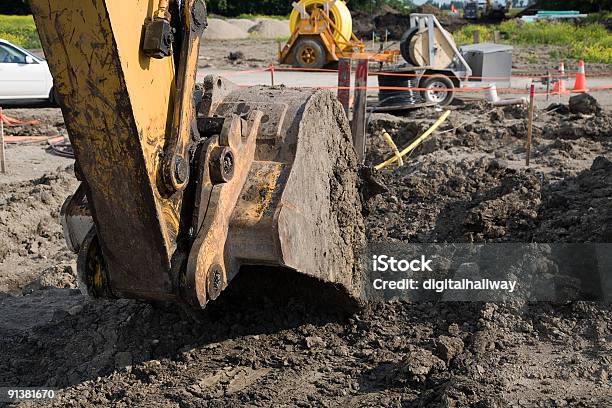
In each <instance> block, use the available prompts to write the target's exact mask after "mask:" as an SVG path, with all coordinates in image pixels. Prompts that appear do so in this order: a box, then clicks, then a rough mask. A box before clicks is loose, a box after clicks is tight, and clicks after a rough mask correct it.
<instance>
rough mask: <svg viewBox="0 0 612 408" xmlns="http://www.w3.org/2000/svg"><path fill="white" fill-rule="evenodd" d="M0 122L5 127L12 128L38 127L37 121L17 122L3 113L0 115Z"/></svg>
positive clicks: (17, 120)
mask: <svg viewBox="0 0 612 408" xmlns="http://www.w3.org/2000/svg"><path fill="white" fill-rule="evenodd" d="M0 120H1V121H2V122H4V124H5V125H7V126H14V125H38V124H39V123H40V122H39V121H37V120H27V121H24V120H19V119H15V118H12V117H10V116H7V115H6V114H4V113H0Z"/></svg>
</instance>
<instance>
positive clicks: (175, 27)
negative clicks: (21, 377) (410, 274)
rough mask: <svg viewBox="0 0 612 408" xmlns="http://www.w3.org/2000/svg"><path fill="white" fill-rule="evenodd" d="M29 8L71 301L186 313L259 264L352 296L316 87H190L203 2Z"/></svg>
mask: <svg viewBox="0 0 612 408" xmlns="http://www.w3.org/2000/svg"><path fill="white" fill-rule="evenodd" d="M153 3H155V4H153ZM31 6H32V11H33V14H34V18H35V21H36V25H37V27H38V31H39V34H40V38H41V41H42V44H43V48H44V52H45V55H46V57H47V59H48V62H49V66H50V69H51V72H52V74H53V77H54V81H55V87H56V91H57V95H58V101H59V104H60V106H61V108H62V111H63V115H64V119H65V122H66V126H67V129H68V133H69V137H70V141H71V143H72V145H73V147H74V152H75V157H76V162H75V173H76V176H77V178H78V179H79V180H80V182H81V184H80V186H79V187H78V189H77V191H76V192H75V194H74V195H72V196H71V197H69V198H68V199H67V201H66V202H65V204H64V205H63V208H62V210H61V217H62V225H63V227H64V234H65V236H66V240H67V242H68V245H69V247H70V248H71V249H73V250H74V251H75V252H76V253H77V254H78V261H77V269H78V277H79V284H80V287H81V288H82V289H83V290H84V291H86V292H87V293H88V294H89V295H91V296H93V297H101V298H137V299H146V300H161V301H175V302H180V303H187V304H189V305H192V306H193V307H196V308H202V307H204V306H205V305H206V304H207V302H209V301H211V300H214V299H216V298H217V297H218V296H219V295H220V294H221V293H222V291H223V290H224V289H225V288H226V287H227V286H228V285H229V284H230V282H231V281H232V280H233V279H234V278H235V277H236V276H238V275H239V274H240V273H241V271H242V270H244V268H246V267H249V270H253V271H255V272H254V273H257V270H258V269H257V268H258V267H261V268H262V270H263V269H264V268H274V269H275V270H278V271H281V272H280V273H282V274H284V275H283V276H287V277H289V279H288V281H289V282H296V283H295V284H296V285H297V284H298V283H297V282H298V278H299V279H301V278H304V277H305V278H306V279H308V281H309V282H314V283H315V284H316V285H320V286H321V287H324V288H329V289H331V290H330V291H329V293H333V294H334V295H335V296H338V297H339V298H342V299H346V300H347V301H348V302H352V303H358V302H359V301H360V300H361V299H362V298H363V295H364V282H363V276H362V274H361V272H360V270H359V267H358V262H357V256H358V249H359V247H360V245H361V244H362V242H363V225H362V221H363V220H362V215H361V207H360V204H359V203H360V198H359V194H358V190H357V175H356V169H357V165H358V163H357V159H356V154H355V151H354V148H353V146H352V143H351V137H350V130H349V124H348V119H347V117H346V114H345V113H344V110H343V108H342V106H341V105H340V103H339V102H338V101H337V100H336V98H335V97H334V96H333V95H332V94H331V93H330V92H328V91H322V90H314V89H287V88H284V87H278V88H264V87H253V88H246V89H244V88H240V87H238V86H236V85H234V84H232V83H231V82H229V81H227V80H225V79H223V78H221V77H216V76H207V77H206V78H205V79H204V80H203V82H201V83H196V82H197V81H196V79H197V61H198V53H199V50H200V39H201V37H202V33H203V32H204V30H205V29H206V25H207V17H206V6H205V3H204V0H183V1H182V2H178V1H174V0H170V1H168V0H160V1H159V3H156V2H152V1H149V0H133V1H129V2H125V1H122V0H90V1H85V2H75V1H73V0H32V1H31ZM251 267H253V268H251ZM293 277H295V280H294V281H293V280H292V279H293ZM319 293H322V292H317V294H319Z"/></svg>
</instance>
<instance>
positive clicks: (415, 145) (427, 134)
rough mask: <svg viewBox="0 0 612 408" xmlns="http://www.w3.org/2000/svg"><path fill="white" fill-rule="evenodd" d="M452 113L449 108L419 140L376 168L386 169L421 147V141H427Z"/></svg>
mask: <svg viewBox="0 0 612 408" xmlns="http://www.w3.org/2000/svg"><path fill="white" fill-rule="evenodd" d="M450 114H451V111H449V110H447V111H446V112H444V114H443V115H442V116H440V118H439V119H438V120H437V121H436V123H434V124H433V125H432V126H431V127H430V128H429V129H428V130H427V131H426V132H425V133H423V134H422V135H421V136H419V138H418V139H417V140H415V141H414V142H412V143H411V144H410V146H408V147H407V148H405V149H404V150H402V151H401V152H400V154H399V156H397V155H396V156H393V157H392V158H390V159H389V160H387V161H386V162H384V163H380V164H379V165H378V166H376V167H375V169H376V170H381V169H384V168H385V167H387V166H388V165H390V164H392V163H395V162H396V161H398V160H399V158H402V157H404V156H405V155H407V154H408V153H410V152H411V151H413V150H414V149H416V148H417V147H419V145H420V144H421V143H423V142H424V141H425V139H427V138H428V137H429V136H430V135H431V134H432V133H433V132H434V131H435V130H436V129H437V128H438V127H439V126H440V125H441V124H442V123H444V121H445V120H446V119H447V118H448V117H449V116H450Z"/></svg>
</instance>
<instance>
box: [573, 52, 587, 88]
mask: <svg viewBox="0 0 612 408" xmlns="http://www.w3.org/2000/svg"><path fill="white" fill-rule="evenodd" d="M574 92H577V93H583V92H587V87H586V72H585V69H584V61H582V60H580V62H579V63H578V73H577V74H576V83H575V84H574Z"/></svg>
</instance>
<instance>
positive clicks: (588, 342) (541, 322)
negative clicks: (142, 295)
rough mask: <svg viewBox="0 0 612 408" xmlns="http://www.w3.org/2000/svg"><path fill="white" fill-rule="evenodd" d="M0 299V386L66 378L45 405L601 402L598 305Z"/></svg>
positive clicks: (66, 295)
mask: <svg viewBox="0 0 612 408" xmlns="http://www.w3.org/2000/svg"><path fill="white" fill-rule="evenodd" d="M26 299H27V302H26ZM2 307H3V310H4V311H6V316H7V318H8V319H12V318H13V317H14V316H15V314H16V313H17V310H20V312H19V316H23V317H27V316H30V319H26V322H27V324H24V323H23V322H17V321H12V320H11V321H12V324H13V329H12V330H10V331H6V329H5V327H6V326H5V325H3V328H2V329H0V330H1V331H0V351H2V354H3V355H10V356H14V357H12V363H11V364H10V365H7V364H6V362H7V361H6V360H4V359H3V360H2V361H0V367H1V368H2V370H0V384H8V383H15V382H17V383H19V384H21V385H28V384H31V385H37V384H41V383H45V384H47V385H49V386H56V387H65V386H67V385H71V387H70V388H67V389H64V390H63V391H62V392H61V393H60V395H59V399H58V400H57V401H55V403H54V404H53V405H52V406H62V407H64V406H102V405H108V404H111V403H115V404H125V405H128V406H129V405H134V404H139V405H145V406H162V405H167V404H172V403H179V404H181V405H186V406H191V405H193V404H195V403H196V402H197V403H203V404H208V405H219V404H223V405H225V406H227V405H242V404H246V403H249V404H257V405H263V406H271V405H278V404H286V405H299V404H300V403H303V402H304V401H308V405H320V404H324V403H328V404H331V405H336V406H396V405H397V404H398V403H401V404H402V405H414V406H441V405H442V404H446V405H442V406H468V405H473V404H480V405H479V406H504V405H506V402H508V401H519V400H520V401H523V405H524V406H547V405H548V406H550V405H566V406H567V405H570V406H571V405H572V404H575V405H579V404H582V405H583V406H604V405H605V404H606V401H608V400H609V397H610V394H609V388H607V386H606V384H609V380H608V377H607V372H608V370H609V369H610V368H611V367H610V366H609V363H608V364H606V363H605V361H606V355H607V354H608V353H609V352H610V351H611V350H610V343H609V342H607V341H606V339H609V338H610V336H612V331H611V329H610V327H612V326H611V325H610V318H609V316H610V312H611V310H610V308H609V307H597V306H594V305H589V304H586V303H580V302H579V303H575V304H572V305H565V306H556V307H550V306H549V305H546V304H534V305H514V306H513V305H493V304H486V305H483V304H478V303H472V304H463V303H456V304H454V305H453V306H452V307H451V306H450V305H445V304H437V305H434V304H429V303H423V304H409V303H404V302H388V303H378V304H374V305H372V306H371V307H369V308H368V309H366V310H363V311H362V312H360V313H357V314H356V315H354V316H351V317H350V318H345V317H339V316H336V315H334V314H330V313H329V312H327V311H321V310H313V309H312V308H310V307H308V306H306V305H303V304H300V303H296V302H291V301H290V302H289V303H284V304H278V303H274V302H272V301H270V300H265V299H263V300H257V301H255V300H252V301H245V299H241V300H240V301H238V300H234V301H232V300H230V299H228V298H223V299H220V303H217V304H215V305H211V308H210V309H209V310H208V311H206V312H205V313H203V314H201V315H198V320H197V321H194V320H192V319H193V318H192V317H190V316H189V315H187V314H185V313H184V312H182V311H181V310H180V309H178V308H176V307H170V306H161V305H158V306H154V305H146V304H142V303H138V302H133V301H119V302H112V303H110V302H85V303H84V302H83V299H82V298H81V295H80V294H78V293H76V292H75V291H66V290H63V291H62V290H57V289H56V290H49V291H44V292H38V293H36V294H34V295H32V296H30V297H28V298H6V299H4V300H2ZM50 310H53V313H50ZM32 322H35V323H36V324H32ZM17 356H20V358H19V359H17ZM28 356H36V358H33V357H28ZM66 356H70V358H66ZM509 356H511V357H509ZM536 361H537V362H538V364H535V362H536ZM537 384H539V386H537ZM561 389H563V390H564V391H563V392H560V391H559V390H561ZM500 390H504V392H503V394H502V393H501V392H500ZM538 404H541V405H538Z"/></svg>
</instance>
